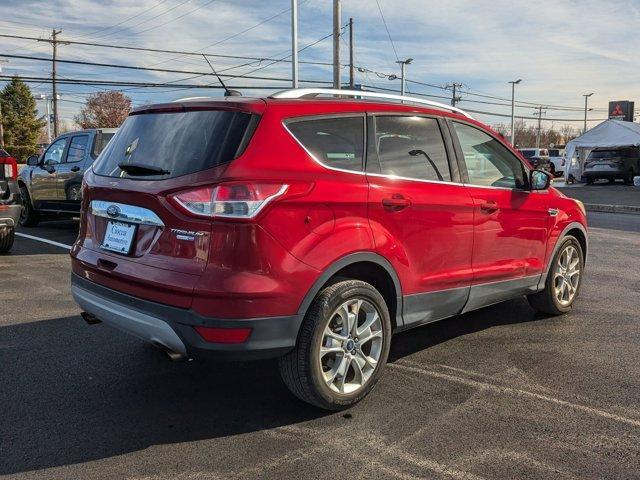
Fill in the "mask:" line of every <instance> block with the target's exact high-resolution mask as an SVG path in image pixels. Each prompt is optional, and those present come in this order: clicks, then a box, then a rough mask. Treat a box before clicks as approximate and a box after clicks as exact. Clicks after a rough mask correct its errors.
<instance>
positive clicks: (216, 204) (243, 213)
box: [169, 182, 289, 219]
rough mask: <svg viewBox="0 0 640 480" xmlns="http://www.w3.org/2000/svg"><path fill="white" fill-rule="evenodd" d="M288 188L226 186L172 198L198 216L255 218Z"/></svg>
mask: <svg viewBox="0 0 640 480" xmlns="http://www.w3.org/2000/svg"><path fill="white" fill-rule="evenodd" d="M288 188H289V186H288V185H285V184H281V183H247V182H244V183H223V184H220V185H217V186H215V187H214V186H207V187H200V188H196V189H193V190H187V191H185V192H180V193H176V194H174V195H172V196H170V197H169V199H170V201H171V202H173V203H174V204H175V205H176V206H178V207H179V208H180V209H182V210H183V211H185V213H188V214H190V215H195V216H198V217H210V218H236V219H251V218H254V217H255V216H256V215H257V214H258V213H259V212H260V211H261V210H262V209H263V208H264V207H265V206H266V205H267V204H268V203H269V202H271V201H273V200H274V199H276V198H278V197H280V196H282V195H284V193H285V192H286V191H287V189H288Z"/></svg>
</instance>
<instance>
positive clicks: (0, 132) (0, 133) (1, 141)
mask: <svg viewBox="0 0 640 480" xmlns="http://www.w3.org/2000/svg"><path fill="white" fill-rule="evenodd" d="M0 63H9V61H8V60H0ZM0 72H2V65H0ZM3 146H4V127H3V126H2V102H0V147H3Z"/></svg>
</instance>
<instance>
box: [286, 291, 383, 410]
mask: <svg viewBox="0 0 640 480" xmlns="http://www.w3.org/2000/svg"><path fill="white" fill-rule="evenodd" d="M390 340H391V320H390V318H389V310H388V308H387V305H386V303H385V301H384V299H383V298H382V295H380V293H379V292H378V291H377V290H376V289H375V288H374V287H372V286H371V285H369V284H368V283H365V282H362V281H359V280H346V281H342V282H339V283H335V284H333V285H331V286H329V287H327V288H325V289H324V290H323V291H322V292H321V293H320V294H319V295H318V296H317V297H316V299H315V300H314V301H313V303H312V304H311V306H310V307H309V310H308V312H307V314H306V315H305V319H304V321H303V323H302V327H301V329H300V333H299V335H298V341H297V344H296V347H295V348H294V349H293V350H292V351H291V352H289V353H288V354H287V355H285V356H284V357H282V358H281V359H280V374H281V376H282V379H283V380H284V382H285V384H286V385H287V387H289V389H290V390H291V392H292V393H293V394H294V395H295V396H297V397H298V398H300V399H301V400H303V401H305V402H308V403H310V404H312V405H315V406H317V407H320V408H324V409H326V410H342V409H344V408H348V407H350V406H352V405H354V404H355V403H357V402H359V401H360V400H361V399H362V398H364V397H365V396H366V395H367V394H368V393H369V392H370V391H371V389H372V388H373V387H374V386H375V384H376V383H377V381H378V378H379V377H380V374H381V372H382V370H383V368H384V365H385V364H386V361H387V356H388V355H389V344H390Z"/></svg>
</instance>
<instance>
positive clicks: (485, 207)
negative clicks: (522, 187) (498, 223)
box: [480, 200, 499, 213]
mask: <svg viewBox="0 0 640 480" xmlns="http://www.w3.org/2000/svg"><path fill="white" fill-rule="evenodd" d="M498 209H499V207H498V204H497V203H496V202H494V201H493V200H489V201H487V202H484V203H483V204H481V205H480V210H482V211H483V212H484V213H493V212H495V211H496V210H498Z"/></svg>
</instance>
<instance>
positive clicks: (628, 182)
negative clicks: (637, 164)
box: [624, 169, 634, 185]
mask: <svg viewBox="0 0 640 480" xmlns="http://www.w3.org/2000/svg"><path fill="white" fill-rule="evenodd" d="M633 176H634V175H633V169H629V173H628V174H627V176H626V178H625V179H624V183H625V185H633Z"/></svg>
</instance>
